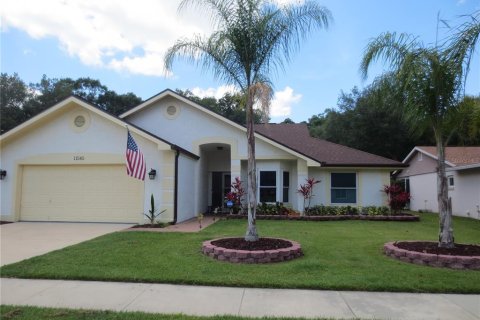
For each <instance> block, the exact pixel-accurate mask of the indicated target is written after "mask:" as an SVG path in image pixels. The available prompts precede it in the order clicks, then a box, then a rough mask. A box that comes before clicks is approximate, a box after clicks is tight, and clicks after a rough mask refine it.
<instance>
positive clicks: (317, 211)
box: [306, 205, 390, 216]
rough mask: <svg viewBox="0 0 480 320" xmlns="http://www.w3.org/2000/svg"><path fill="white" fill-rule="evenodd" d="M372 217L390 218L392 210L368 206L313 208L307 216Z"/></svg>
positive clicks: (320, 206)
mask: <svg viewBox="0 0 480 320" xmlns="http://www.w3.org/2000/svg"><path fill="white" fill-rule="evenodd" d="M359 214H363V215H370V216H380V215H382V216H388V215H389V214H390V210H389V209H388V207H385V206H381V207H376V206H366V207H352V206H324V205H317V206H313V207H311V208H310V209H308V211H307V212H306V215H307V216H335V215H336V216H339V215H347V216H355V215H359Z"/></svg>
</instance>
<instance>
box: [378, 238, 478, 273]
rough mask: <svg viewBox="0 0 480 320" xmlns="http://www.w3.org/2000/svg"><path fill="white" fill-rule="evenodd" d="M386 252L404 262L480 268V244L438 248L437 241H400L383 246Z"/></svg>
mask: <svg viewBox="0 0 480 320" xmlns="http://www.w3.org/2000/svg"><path fill="white" fill-rule="evenodd" d="M383 250H384V252H385V254H386V255H387V256H389V257H391V258H394V259H398V260H401V261H404V262H409V263H414V264H418V265H426V266H431V267H443V268H450V269H460V270H467V269H469V270H480V246H479V245H474V244H455V248H453V249H447V248H438V243H437V242H427V241H398V242H388V243H385V245H384V246H383Z"/></svg>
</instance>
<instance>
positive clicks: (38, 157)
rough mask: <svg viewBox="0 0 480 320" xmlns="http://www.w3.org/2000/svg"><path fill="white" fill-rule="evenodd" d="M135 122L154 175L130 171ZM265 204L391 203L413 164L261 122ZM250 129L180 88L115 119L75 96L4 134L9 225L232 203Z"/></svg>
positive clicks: (2, 208) (121, 217) (178, 215)
mask: <svg viewBox="0 0 480 320" xmlns="http://www.w3.org/2000/svg"><path fill="white" fill-rule="evenodd" d="M127 126H128V129H129V130H130V132H131V134H132V136H133V137H134V139H135V140H136V142H137V144H138V146H139V148H140V150H141V151H142V152H143V154H144V157H145V159H146V163H147V172H148V171H150V169H154V170H155V171H156V175H155V177H153V179H150V178H148V176H147V178H146V180H145V181H140V180H136V179H134V178H131V177H129V176H127V174H126V173H125V149H126V140H127ZM255 130H256V135H255V139H256V158H257V171H258V172H257V177H258V181H257V183H258V186H259V187H258V195H257V197H258V199H259V201H261V202H277V201H278V202H284V203H286V204H288V205H289V206H291V207H293V208H295V209H297V210H300V211H301V210H302V209H303V200H302V198H301V197H300V195H299V194H298V193H297V192H296V190H297V189H298V187H299V185H300V184H302V183H304V182H305V179H306V178H307V177H315V178H317V179H319V180H321V183H320V184H318V185H316V186H315V190H314V193H315V195H316V196H315V197H314V199H313V201H312V204H325V205H345V204H350V205H360V206H365V205H383V204H385V203H386V199H385V196H384V195H383V193H382V192H381V190H382V188H383V185H385V184H388V183H389V179H390V172H391V171H393V170H396V169H399V168H403V167H404V166H405V165H404V164H402V163H400V162H397V161H393V160H390V159H386V158H383V157H379V156H375V155H372V154H369V153H366V152H362V151H359V150H355V149H351V148H348V147H345V146H341V145H338V144H334V143H331V142H328V141H325V140H320V139H316V138H312V137H310V135H309V133H308V129H307V127H306V125H303V124H265V125H257V126H256V129H255ZM245 133H246V128H245V127H244V126H241V125H239V124H237V123H234V122H232V121H230V120H228V119H226V118H224V117H223V116H221V115H218V114H216V113H214V112H212V111H211V110H209V109H207V108H205V107H203V106H201V105H198V104H197V103H195V102H192V101H190V100H189V99H187V98H185V97H183V96H181V95H179V94H177V93H175V92H173V91H171V90H165V91H163V92H161V93H159V94H158V95H156V96H154V97H152V98H150V99H148V100H146V101H145V102H143V103H141V104H140V105H138V106H136V107H133V108H132V109H130V110H129V111H128V112H126V113H124V114H122V115H120V117H115V116H112V115H110V114H108V113H106V112H104V111H102V110H101V109H99V108H97V107H96V106H93V105H91V104H89V103H87V102H85V101H83V100H81V99H79V98H77V97H69V98H67V99H65V100H64V101H62V102H60V103H58V104H57V105H55V106H53V107H51V108H49V109H47V110H46V111H44V112H43V113H41V114H39V115H37V116H35V117H34V118H32V119H30V120H28V121H26V122H25V123H23V124H21V125H19V126H18V127H16V128H14V129H12V130H10V131H8V132H6V133H4V134H3V135H1V136H0V152H1V157H0V169H1V170H3V171H4V172H5V173H6V175H5V176H4V177H3V179H2V180H1V181H0V193H1V197H0V201H1V203H0V213H1V216H0V219H1V220H26V221H91V222H132V223H142V222H143V221H144V216H143V213H144V212H146V211H147V210H148V209H149V203H150V195H152V194H153V196H154V198H155V200H156V203H157V206H158V208H159V209H160V210H166V211H165V213H163V214H162V216H161V220H163V221H173V222H179V221H184V220H187V219H190V218H192V217H195V216H196V215H197V214H198V213H201V212H205V211H206V210H207V208H208V207H217V206H222V205H223V204H224V196H225V193H226V192H228V190H229V187H230V184H231V181H232V180H234V179H235V177H240V178H241V179H242V180H243V181H246V168H247V162H246V160H247V142H246V134H245Z"/></svg>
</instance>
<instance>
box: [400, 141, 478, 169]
mask: <svg viewBox="0 0 480 320" xmlns="http://www.w3.org/2000/svg"><path fill="white" fill-rule="evenodd" d="M416 152H419V153H422V154H424V155H426V156H428V157H430V158H432V159H434V160H437V159H438V157H437V147H434V146H416V147H415V148H413V149H412V151H410V153H409V154H408V155H407V156H406V157H405V159H404V160H403V163H407V162H409V161H410V160H411V158H412V157H413V155H414V154H415V153H416ZM445 163H446V164H447V165H448V166H450V167H456V166H466V165H474V164H479V163H480V147H479V146H473V147H446V148H445Z"/></svg>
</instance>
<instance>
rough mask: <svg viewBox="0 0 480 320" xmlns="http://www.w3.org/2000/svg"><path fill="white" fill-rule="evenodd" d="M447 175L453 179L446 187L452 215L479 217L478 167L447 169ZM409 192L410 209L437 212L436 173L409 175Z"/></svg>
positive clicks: (479, 184) (479, 173)
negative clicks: (450, 201)
mask: <svg viewBox="0 0 480 320" xmlns="http://www.w3.org/2000/svg"><path fill="white" fill-rule="evenodd" d="M447 176H453V178H454V181H455V185H454V187H453V188H452V187H449V189H448V196H449V197H450V198H452V213H453V215H455V216H463V217H471V218H475V219H480V169H478V168H476V169H469V170H460V171H453V170H452V171H447ZM410 193H411V195H412V200H411V201H410V208H411V209H412V210H429V211H433V212H438V201H437V174H436V173H428V174H422V175H416V176H413V177H410ZM425 200H426V201H425Z"/></svg>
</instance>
